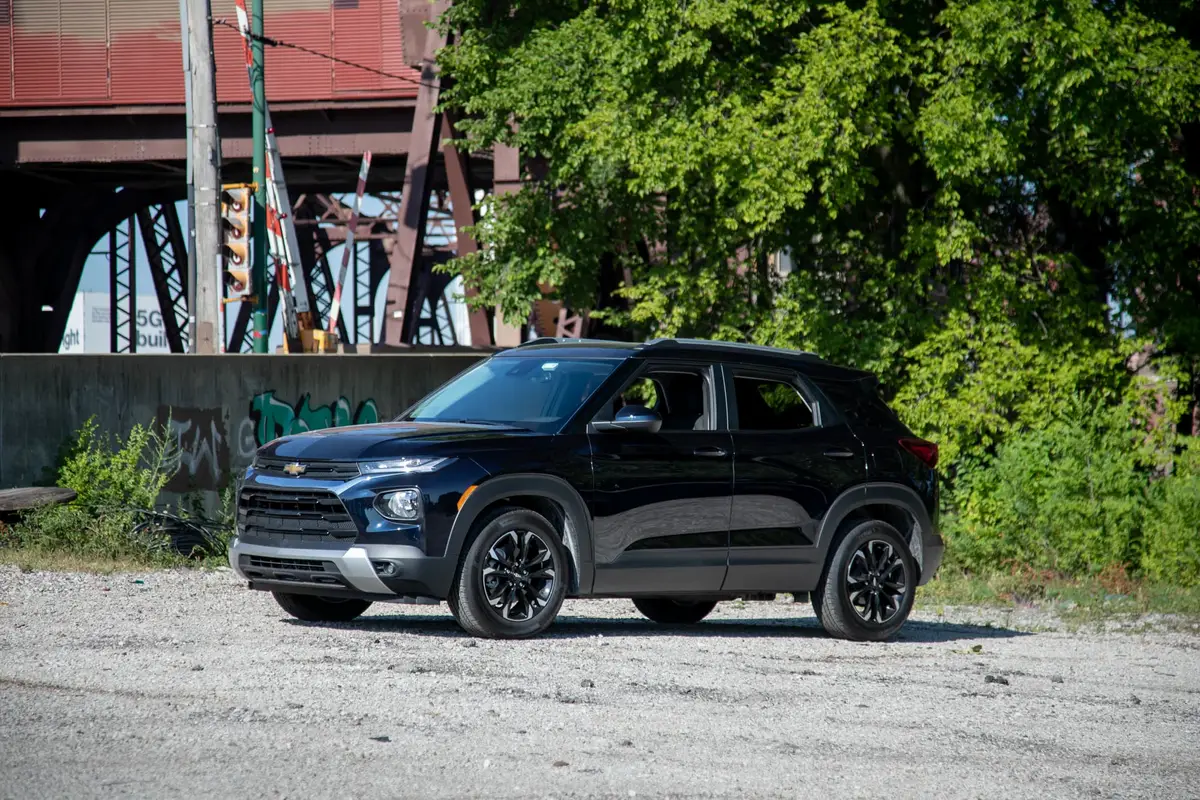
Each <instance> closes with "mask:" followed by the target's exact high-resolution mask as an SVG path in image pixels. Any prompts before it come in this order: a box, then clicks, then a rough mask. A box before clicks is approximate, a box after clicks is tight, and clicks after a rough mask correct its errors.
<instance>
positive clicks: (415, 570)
mask: <svg viewBox="0 0 1200 800" xmlns="http://www.w3.org/2000/svg"><path fill="white" fill-rule="evenodd" d="M229 566H230V567H232V568H233V571H234V573H235V574H237V576H238V577H240V578H242V579H243V580H245V581H247V582H248V583H249V585H250V588H251V589H258V590H262V591H270V592H289V593H293V594H316V595H324V596H333V597H361V598H363V599H369V600H375V601H380V600H383V601H393V602H397V601H398V602H404V601H412V600H414V599H418V598H429V599H433V600H444V599H445V598H446V597H447V596H448V595H449V592H450V583H451V581H452V579H453V566H454V565H452V564H447V563H446V559H443V558H434V557H430V556H427V555H425V554H424V553H423V552H422V551H421V550H420V548H417V547H413V546H410V545H394V544H352V543H347V544H332V545H322V546H314V547H276V546H273V545H266V544H257V543H254V544H251V543H247V542H244V541H242V539H241V538H240V537H239V538H235V539H233V540H232V542H230V545H229Z"/></svg>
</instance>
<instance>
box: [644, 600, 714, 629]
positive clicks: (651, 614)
mask: <svg viewBox="0 0 1200 800" xmlns="http://www.w3.org/2000/svg"><path fill="white" fill-rule="evenodd" d="M633 604H634V605H635V606H637V610H638V611H640V612H642V615H643V616H645V617H646V618H647V619H650V620H653V621H655V622H661V623H662V624H664V625H694V624H696V623H697V622H699V621H700V620H702V619H704V618H705V617H707V616H708V615H709V614H711V613H712V610H713V609H714V608H716V607H717V604H716V603H715V602H708V601H703V600H672V599H670V598H668V597H639V598H637V599H636V600H634V601H633Z"/></svg>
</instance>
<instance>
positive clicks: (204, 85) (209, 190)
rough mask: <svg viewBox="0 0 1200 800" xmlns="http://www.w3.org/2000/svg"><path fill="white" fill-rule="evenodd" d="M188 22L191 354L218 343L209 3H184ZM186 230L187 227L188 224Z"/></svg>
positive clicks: (216, 153)
mask: <svg viewBox="0 0 1200 800" xmlns="http://www.w3.org/2000/svg"><path fill="white" fill-rule="evenodd" d="M185 2H186V3H187V18H188V46H189V49H190V53H189V55H190V58H189V59H188V62H187V67H188V68H189V75H188V77H189V78H190V80H191V83H190V92H189V97H190V100H191V115H192V118H191V130H190V131H189V134H190V136H189V139H188V156H189V162H190V164H189V187H188V188H189V197H190V200H191V204H192V207H193V208H192V209H190V211H191V213H189V215H188V216H189V219H190V220H191V219H192V218H193V217H194V229H193V230H192V232H191V235H192V236H193V237H194V238H193V241H192V242H191V243H190V244H192V245H193V247H191V248H190V249H189V252H188V267H189V276H188V277H189V278H190V279H191V280H190V281H189V282H188V290H189V294H190V295H191V297H189V302H190V303H191V305H190V311H191V314H190V315H189V316H190V317H192V318H193V319H194V320H195V325H194V332H193V331H189V342H190V349H191V351H192V352H194V353H206V354H212V353H217V352H219V345H220V341H221V326H220V324H219V323H220V315H221V296H220V281H219V276H220V274H221V268H220V257H221V256H220V247H221V198H220V194H221V138H220V135H219V133H218V131H217V65H216V60H215V58H214V54H213V46H212V6H211V5H210V0H185ZM189 227H192V226H191V225H189Z"/></svg>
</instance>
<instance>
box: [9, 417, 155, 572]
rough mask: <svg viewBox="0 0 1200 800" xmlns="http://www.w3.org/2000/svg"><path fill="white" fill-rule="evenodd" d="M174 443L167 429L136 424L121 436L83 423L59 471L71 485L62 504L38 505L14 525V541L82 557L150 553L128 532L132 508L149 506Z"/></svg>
mask: <svg viewBox="0 0 1200 800" xmlns="http://www.w3.org/2000/svg"><path fill="white" fill-rule="evenodd" d="M173 447H174V445H173V444H172V442H171V440H170V438H169V437H168V436H167V434H166V429H165V428H163V429H156V428H151V427H147V426H143V425H135V426H134V428H133V430H131V431H130V432H129V435H128V436H127V437H126V438H125V440H124V441H121V440H120V438H119V437H118V438H110V437H109V436H106V435H102V434H100V433H99V431H98V428H97V426H96V423H95V420H94V419H89V420H88V421H87V422H86V423H84V425H83V427H81V428H80V429H79V431H78V433H77V435H76V437H75V442H74V444H73V445H72V446H71V448H70V450H69V452H68V453H67V455H66V458H65V459H64V461H63V464H62V466H61V467H60V469H59V472H58V485H59V486H62V487H65V488H68V489H74V490H75V492H76V494H77V497H76V498H75V500H74V501H72V502H71V503H69V504H66V505H60V506H52V507H49V508H43V509H39V510H37V511H35V512H33V513H31V514H29V515H27V516H26V517H25V518H24V519H23V520H22V522H21V524H19V525H17V526H16V527H15V528H14V529H13V531H12V534H11V538H12V539H14V540H15V542H16V543H17V544H19V545H22V546H26V547H33V548H40V549H46V550H64V551H68V552H72V553H76V554H79V555H85V556H103V557H107V558H122V557H129V556H150V555H152V551H151V549H150V548H149V547H148V544H147V543H146V542H145V541H139V540H135V538H134V537H133V536H131V532H132V530H133V527H134V523H135V519H136V517H135V514H134V510H136V509H151V508H154V506H155V504H156V502H157V501H158V496H159V493H160V492H161V491H162V489H163V487H164V486H165V485H166V483H167V481H168V480H170V477H171V474H170V470H171V466H172V457H173V455H174V452H173Z"/></svg>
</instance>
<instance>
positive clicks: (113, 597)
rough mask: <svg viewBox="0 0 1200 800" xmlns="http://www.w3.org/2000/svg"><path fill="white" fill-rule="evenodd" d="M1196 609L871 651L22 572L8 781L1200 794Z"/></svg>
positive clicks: (601, 622) (740, 627)
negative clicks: (320, 620)
mask: <svg viewBox="0 0 1200 800" xmlns="http://www.w3.org/2000/svg"><path fill="white" fill-rule="evenodd" d="M1179 627H1180V626H1178V625H1176V626H1175V628H1176V629H1175V630H1169V629H1167V628H1164V627H1163V626H1162V625H1161V624H1159V625H1155V624H1150V625H1141V624H1140V625H1139V626H1138V627H1137V628H1135V629H1133V630H1125V631H1109V632H1099V633H1098V632H1092V633H1080V632H1076V633H1071V632H1069V631H1066V630H1063V629H1061V626H1060V625H1059V624H1058V622H1057V620H1055V619H1054V618H1051V617H1046V616H1043V615H1040V614H1038V613H1037V612H1033V611H1029V612H1023V614H1022V615H1017V616H1016V617H1015V618H1014V617H1012V616H1011V615H1009V616H1005V615H1000V614H999V612H988V611H984V610H978V609H976V610H952V611H948V612H947V613H946V614H945V616H943V617H936V616H933V615H920V614H918V615H917V616H916V618H915V619H914V621H911V622H910V623H909V624H908V625H907V626H906V627H905V628H904V630H903V631H902V633H901V635H900V637H899V639H898V640H897V641H894V642H890V643H886V644H852V643H848V642H839V641H833V640H830V639H828V638H825V637H824V635H823V634H822V633H821V632H820V630H819V629H818V628H817V627H816V621H815V619H813V618H812V616H811V611H810V609H809V607H808V605H807V604H799V603H797V604H792V603H784V602H776V603H748V604H745V605H744V606H739V604H735V603H724V604H722V605H720V606H718V608H717V611H716V612H715V613H714V615H713V616H712V617H710V621H708V622H706V623H704V624H703V625H700V626H697V627H695V628H691V629H682V628H674V629H673V628H664V627H659V626H655V625H652V624H651V623H648V622H645V621H644V620H642V619H641V618H640V617H638V616H637V615H636V612H635V611H634V609H633V608H632V605H631V604H630V603H628V602H626V601H571V602H568V603H567V604H566V605H565V606H564V609H563V612H562V615H561V616H560V618H559V620H558V622H557V623H556V624H555V626H554V627H553V628H552V629H551V633H550V634H549V635H547V636H545V637H543V638H541V639H536V640H532V641H522V642H492V641H479V640H474V639H468V638H466V637H464V636H463V635H462V634H461V633H460V632H459V630H458V629H457V628H456V627H455V625H454V623H453V622H452V620H451V619H450V617H449V615H448V613H447V612H446V610H445V606H444V605H443V606H440V607H434V606H402V605H389V606H376V607H374V608H372V609H371V611H369V612H368V614H367V615H366V616H364V617H363V618H362V619H360V620H358V621H356V622H355V623H352V624H339V625H306V624H302V623H298V622H295V621H293V620H291V619H290V618H287V617H286V616H285V615H284V614H283V613H282V611H281V610H280V609H279V608H278V607H277V606H276V605H275V603H274V601H273V600H272V599H271V597H270V595H267V594H263V593H258V592H250V591H247V590H245V589H243V588H242V586H241V585H240V584H239V583H237V582H236V581H235V579H234V578H233V576H232V574H231V573H229V572H207V573H206V572H198V571H185V572H152V573H147V574H145V575H115V576H109V577H102V576H93V575H75V574H55V573H30V574H23V573H21V572H19V571H18V570H16V569H15V568H12V567H0V652H2V653H3V655H2V656H0V796H2V797H11V798H21V800H25V799H26V798H36V797H72V798H76V797H97V796H99V797H121V796H137V797H251V796H254V797H258V796H262V797H279V796H286V797H304V798H307V797H335V796H337V797H362V798H375V797H379V798H383V797H439V798H440V797H480V796H487V797H497V798H498V797H545V796H553V797H584V796H588V797H591V796H596V797H601V796H605V797H633V796H650V797H660V796H672V797H717V796H720V797H751V796H753V797H797V796H816V795H820V794H832V795H833V796H837V797H867V796H871V797H875V796H880V795H887V796H891V797H928V796H941V797H1039V798H1040V797H1047V796H1048V797H1114V796H1115V797H1154V798H1164V797H1197V796H1198V795H1200V636H1198V635H1197V633H1196V631H1195V629H1194V626H1193V627H1192V630H1191V631H1190V632H1189V631H1188V630H1183V631H1181V630H1179ZM1183 627H1184V628H1185V629H1186V628H1187V627H1188V626H1186V625H1185V626H1183ZM1055 628H1058V629H1057V630H1055ZM1027 631H1042V632H1037V633H1030V632H1027Z"/></svg>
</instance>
